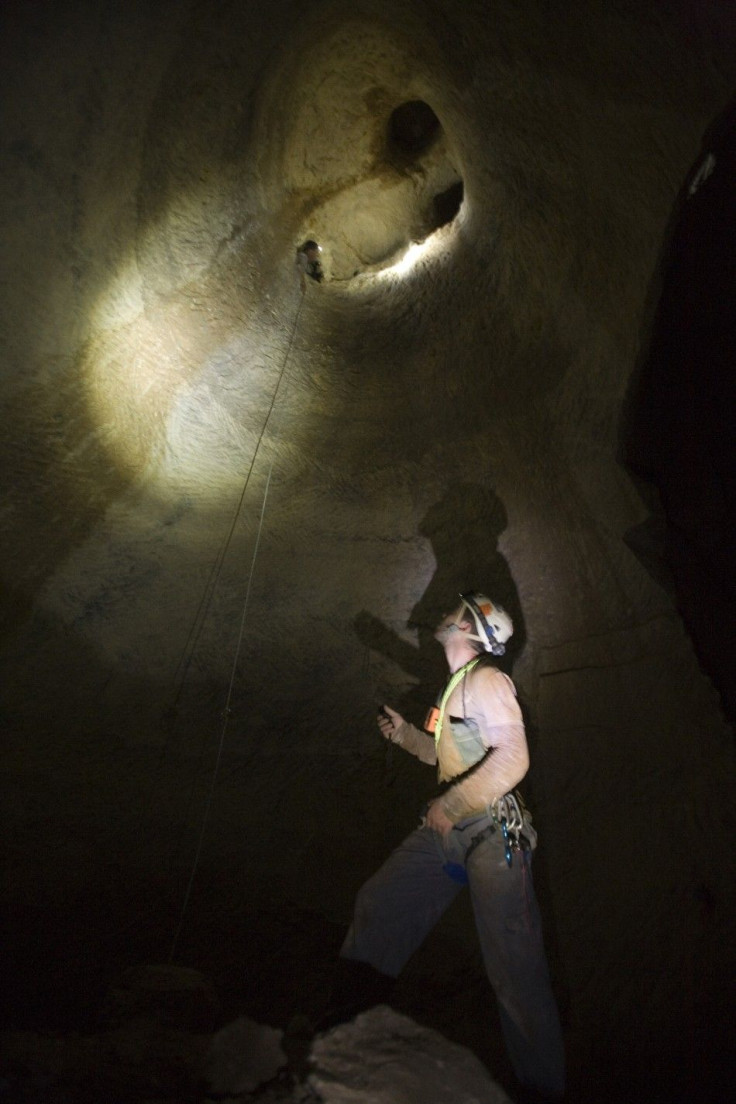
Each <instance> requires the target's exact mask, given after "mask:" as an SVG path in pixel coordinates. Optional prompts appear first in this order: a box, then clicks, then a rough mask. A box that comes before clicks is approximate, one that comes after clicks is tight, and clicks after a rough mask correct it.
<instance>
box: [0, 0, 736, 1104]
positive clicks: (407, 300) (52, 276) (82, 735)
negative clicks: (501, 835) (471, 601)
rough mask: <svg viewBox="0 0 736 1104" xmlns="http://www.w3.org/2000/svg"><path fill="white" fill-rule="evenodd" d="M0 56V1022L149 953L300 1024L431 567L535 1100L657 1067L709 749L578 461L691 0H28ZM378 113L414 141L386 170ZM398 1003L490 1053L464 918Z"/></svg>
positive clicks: (66, 998)
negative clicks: (457, 670) (513, 949)
mask: <svg viewBox="0 0 736 1104" xmlns="http://www.w3.org/2000/svg"><path fill="white" fill-rule="evenodd" d="M5 30H6V33H5V34H4V36H3V38H4V42H5V48H4V54H5V56H4V58H3V65H2V79H3V83H4V86H5V89H6V91H7V94H6V95H4V96H3V97H2V104H3V120H2V125H3V139H4V141H3V148H2V157H3V171H2V173H1V174H0V191H1V199H2V225H3V235H4V242H5V256H6V258H7V263H8V266H9V267H8V274H7V275H6V276H5V277H4V281H3V306H2V311H3V313H2V321H1V323H0V324H1V326H2V330H1V332H2V340H3V374H2V385H1V388H0V391H1V394H0V399H1V401H2V412H3V427H4V432H3V435H2V440H1V442H0V460H1V461H2V465H3V469H4V484H3V490H4V494H3V500H2V514H0V524H2V531H3V541H2V544H1V546H0V570H1V571H2V576H3V579H4V580H5V594H6V596H5V599H4V611H3V612H4V618H3V627H2V632H3V636H2V657H1V658H2V683H3V691H2V699H1V702H0V706H1V708H2V724H3V730H4V753H3V759H2V770H3V798H4V800H3V806H4V822H5V823H4V828H5V831H4V833H3V836H4V840H5V846H6V859H5V861H6V870H7V877H6V883H7V892H6V893H5V897H6V903H7V907H8V911H9V915H10V918H11V922H12V923H11V928H10V939H9V942H8V946H9V948H10V956H9V957H10V963H11V965H10V968H9V970H8V971H7V982H6V984H5V986H4V988H5V992H6V994H8V995H9V996H10V1001H11V1012H10V1013H9V1022H10V1023H11V1025H13V1026H20V1027H23V1026H31V1027H35V1026H38V1025H41V1024H44V1025H46V1026H53V1027H56V1028H64V1027H68V1026H70V1025H74V1026H83V1025H84V1022H85V1020H86V1019H88V1018H89V1017H91V1016H93V1015H94V1012H93V1010H95V1009H96V1008H97V1007H99V1002H100V1000H101V997H102V994H103V993H104V992H105V990H106V988H107V986H108V984H109V982H110V979H111V977H114V976H117V975H118V974H119V973H120V971H121V970H122V969H124V968H126V967H129V966H137V965H140V964H141V963H144V962H150V961H164V960H166V957H167V955H172V957H173V958H174V959H175V961H177V962H181V963H185V964H187V965H189V966H191V967H192V968H197V969H205V970H208V971H212V972H213V973H214V974H215V975H216V977H217V979H218V983H219V985H220V987H221V989H222V990H223V992H224V998H225V1003H226V1005H227V1006H228V1011H229V1012H230V1013H232V1015H231V1017H230V1018H234V1016H235V1015H237V1014H240V1013H241V1012H245V1013H247V1014H248V1015H251V1016H253V1017H254V1018H256V1019H258V1020H259V1021H261V1022H269V1023H283V1024H285V1023H286V1022H288V1019H289V1017H290V1016H291V1015H292V1014H293V1012H294V1010H295V1006H298V1005H300V1004H304V1003H306V1004H308V1005H310V1004H311V1005H313V1008H314V1011H315V1014H317V1013H318V1011H319V1006H320V1004H321V1003H322V1001H323V996H324V992H325V990H326V988H327V980H326V977H327V973H328V968H329V962H330V960H331V957H332V956H333V955H334V953H335V949H336V947H337V946H339V933H340V932H341V931H342V930H344V927H345V925H346V924H347V922H348V919H349V915H350V905H351V901H352V898H353V896H354V893H355V891H356V889H357V887H358V885H359V884H360V882H361V881H362V880H363V879H364V878H365V877H366V876H367V875H368V874H369V873H371V872H372V870H373V869H374V868H375V866H376V865H377V864H378V863H379V862H380V861H381V858H382V857H383V855H384V854H385V853H386V851H387V850H388V849H389V848H390V847H391V846H392V845H393V844H394V843H396V842H397V841H398V840H399V839H400V838H401V836H402V834H403V833H404V832H405V831H407V830H408V829H409V828H411V827H413V825H414V824H415V823H416V811H417V809H418V807H419V806H420V804H421V802H422V800H423V799H425V798H426V796H427V794H428V793H430V792H431V790H432V784H433V783H432V778H431V775H430V774H429V773H424V772H423V771H422V769H421V767H420V766H419V765H417V764H414V763H411V762H407V761H405V760H404V758H403V757H402V756H400V755H399V754H398V753H395V755H394V757H393V760H392V761H391V762H388V761H387V759H386V758H385V750H384V748H383V747H381V746H380V745H379V742H378V738H377V736H376V731H375V725H374V715H375V707H376V705H377V704H378V703H379V702H381V701H384V700H388V701H389V702H392V703H393V704H394V705H396V706H397V707H398V708H400V709H401V710H402V711H404V712H405V713H406V714H407V715H408V716H409V717H410V719H412V720H419V719H421V717H422V716H423V714H424V710H425V707H426V704H427V701H428V700H432V699H433V698H434V695H435V693H436V690H437V686H438V683H439V681H440V680H441V678H442V672H443V665H442V657H441V655H438V654H437V650H436V648H435V646H434V645H433V643H432V640H431V634H430V629H431V627H432V624H433V622H434V619H435V618H436V617H437V615H438V614H439V613H441V612H442V610H443V609H444V608H445V605H446V602H447V595H448V594H450V595H451V594H453V593H456V592H457V591H458V590H459V589H461V588H463V587H467V586H469V585H475V586H478V587H479V588H482V589H484V590H487V591H489V592H490V593H491V594H494V595H495V596H497V597H498V598H500V599H501V600H502V601H503V602H504V603H505V604H506V605H507V606H508V607H509V608H510V609H511V610H512V611H513V613H514V616H515V620H516V622H517V626H518V630H517V634H516V636H515V643H516V648H515V650H514V651H513V654H511V655H510V664H513V673H514V677H515V679H516V681H517V683H518V685H519V688H520V692H521V695H522V698H523V701H524V705H525V708H526V710H527V713H528V717H529V721H530V737H531V751H532V761H533V766H532V771H531V774H530V778H529V785H528V795H527V796H528V797H529V799H530V802H531V804H532V805H533V807H534V810H535V814H536V821H537V823H538V824H539V827H540V835H541V840H542V843H541V847H540V851H539V853H538V858H537V882H538V885H539V890H540V896H541V898H542V903H543V908H544V912H545V916H546V918H547V923H548V935H549V943H550V957H551V962H552V970H553V975H554V981H555V985H556V988H557V991H558V993H559V996H560V999H561V1002H562V1004H563V1008H564V1014H565V1025H566V1032H567V1038H568V1043H569V1049H570V1065H571V1079H572V1090H571V1091H572V1092H577V1094H578V1098H579V1099H589V1098H590V1097H589V1091H590V1086H591V1084H594V1085H595V1086H596V1087H597V1089H598V1090H599V1091H600V1092H602V1093H603V1092H607V1093H609V1095H610V1096H611V1097H612V1098H614V1099H615V1098H617V1095H618V1082H617V1077H618V1076H619V1075H620V1076H621V1079H622V1081H624V1082H628V1083H631V1081H632V1080H633V1081H634V1083H636V1084H637V1085H645V1084H651V1083H653V1082H654V1083H658V1084H663V1083H664V1082H666V1083H668V1084H670V1085H671V1086H682V1085H687V1084H691V1083H694V1084H698V1085H699V1084H701V1080H702V1071H703V1070H704V1069H705V1070H709V1071H715V1070H717V1067H718V1065H719V1063H720V1062H722V1061H723V1060H724V1058H725V1057H726V1056H727V1055H728V1051H729V1047H730V1046H731V1041H730V1033H729V1032H728V1030H727V1024H726V1018H725V1017H724V1014H723V1010H724V1007H725V1006H726V1000H727V978H728V976H729V970H730V968H731V965H732V959H731V950H730V948H731V946H732V942H733V931H732V922H733V900H732V896H731V895H732V888H731V887H732V885H733V867H732V863H733V860H732V854H733V849H732V847H730V846H729V845H728V843H727V841H729V840H730V839H731V838H732V834H733V814H732V807H733V803H732V796H731V795H732V792H733V781H734V761H733V744H732V736H731V733H730V732H729V730H728V729H727V728H726V726H725V724H724V720H723V715H722V712H721V708H720V702H719V699H718V696H717V694H716V692H715V690H714V688H713V686H712V685H711V683H710V682H709V681H708V679H707V678H706V677H705V675H704V674H703V672H702V671H701V669H700V667H699V666H698V663H697V660H696V657H695V655H694V652H693V649H692V646H691V643H690V641H689V639H688V637H687V635H686V634H685V632H684V630H683V626H682V623H681V621H680V618H679V615H678V613H677V610H676V608H675V604H674V602H673V597H672V594H671V593H670V592H669V590H668V589H666V588H665V587H663V586H661V585H660V583H659V582H658V581H657V579H656V577H654V576H655V575H656V573H652V572H650V571H648V570H646V569H645V567H644V566H643V565H642V562H641V559H640V558H639V557H637V556H636V555H635V554H634V553H633V551H632V549H631V547H630V546H629V544H628V543H627V540H626V537H627V534H629V533H631V532H632V530H635V529H636V528H637V527H639V526H641V525H642V524H644V523H645V522H646V521H647V519H648V517H649V510H648V507H647V505H646V504H645V502H644V501H643V499H642V497H641V496H640V493H639V490H638V488H637V487H636V486H635V485H634V483H633V482H632V480H631V478H630V477H629V475H628V474H627V473H626V471H625V470H624V469H623V468H622V467H621V466H620V465H619V464H618V463H617V461H616V452H617V442H618V428H619V421H620V417H621V408H622V403H623V400H624V396H625V395H626V393H627V388H628V384H629V380H630V378H631V375H632V372H633V370H634V366H635V363H636V360H637V356H638V354H639V351H640V349H639V346H640V334H641V332H642V326H643V321H644V319H645V317H646V315H647V311H648V307H649V305H648V299H649V298H651V296H653V295H654V296H656V287H657V279H656V273H657V265H658V258H659V253H660V249H661V246H662V242H663V238H664V234H665V230H666V226H667V221H668V218H669V216H670V213H671V211H672V208H673V204H674V201H675V197H676V195H677V193H678V189H679V188H680V187H681V184H682V182H683V180H684V179H685V176H686V173H687V171H688V168H689V166H690V165H691V163H692V162H693V160H694V159H695V157H696V155H697V153H698V150H699V147H700V142H701V136H702V134H703V132H704V130H705V128H706V126H707V125H708V124H709V123H710V122H711V120H712V119H713V118H715V116H717V115H718V113H719V112H720V111H721V110H722V108H723V106H724V105H725V103H726V101H727V99H728V97H729V95H730V94H731V91H732V87H733V83H734V77H736V65H735V64H734V57H736V50H734V49H733V43H734V41H736V36H734V27H733V17H732V14H731V6H728V5H723V6H721V5H716V4H710V3H707V4H703V3H700V2H698V3H696V2H695V0H692V2H691V0H677V2H676V3H675V2H673V3H672V4H668V3H665V2H661V3H660V2H658V0H646V2H641V3H637V4H633V3H629V2H628V0H607V2H603V0H574V2H572V3H569V4H565V5H550V4H549V3H547V2H546V0H527V2H525V3H523V4H520V3H518V2H516V0H493V2H489V0H463V2H462V3H460V2H457V0H391V2H388V3H387V2H386V0H350V2H348V0H319V2H318V0H309V2H303V0H270V2H269V3H268V4H267V5H265V4H264V5H252V4H241V3H236V2H233V0H216V2H207V3H198V2H194V0H191V2H189V3H182V2H179V0H177V2H176V3H174V2H173V0H171V2H169V0H162V2H160V3H157V4H155V5H151V4H144V3H142V2H140V3H139V2H137V0H133V2H131V3H128V4H126V5H117V4H112V3H110V4H108V3H106V2H104V0H103V2H102V3H100V0H95V2H94V3H93V2H92V0H75V2H72V0H69V2H64V0H61V2H52V0H48V2H45V3H39V4H33V5H27V4H21V3H12V2H11V3H10V4H8V5H7V6H6V19H5ZM416 101H421V102H423V103H426V104H427V105H428V106H429V107H430V108H431V110H432V111H433V112H434V114H435V115H436V117H437V119H438V122H439V128H438V129H437V131H436V133H435V135H434V137H433V140H432V141H431V142H429V143H428V144H426V145H425V146H421V143H420V144H419V147H418V148H407V146H406V144H405V145H404V146H403V147H402V146H401V143H399V144H398V147H397V143H396V135H395V130H394V129H392V122H391V120H392V117H393V113H394V112H395V111H396V109H397V108H400V107H401V106H402V105H404V104H407V103H413V102H416ZM409 147H411V143H409ZM459 181H462V184H463V200H462V204H461V206H460V207H459V210H458V212H457V215H456V216H455V217H454V218H453V219H451V221H449V222H447V223H446V224H445V225H443V226H442V227H441V229H440V230H439V231H438V232H437V233H436V234H435V235H433V236H432V237H430V238H429V239H428V240H427V241H426V243H425V245H424V248H423V250H422V249H418V250H417V249H415V250H413V251H412V252H411V253H410V254H408V255H407V256H405V255H404V249H405V247H406V246H408V245H409V244H410V243H415V244H416V239H417V238H418V237H421V236H422V235H423V234H424V233H426V231H427V229H428V228H429V227H430V226H431V225H432V224H433V219H435V216H436V206H435V201H436V197H437V196H438V195H439V196H441V195H443V194H444V193H445V191H446V190H447V188H448V187H451V186H453V185H456V184H457V182H459ZM307 235H312V236H317V237H319V238H320V240H321V241H322V244H323V246H324V259H325V268H326V271H327V275H328V280H327V281H326V282H325V284H324V285H323V286H321V287H318V286H316V285H314V286H311V285H310V286H309V287H308V288H307V289H306V294H305V295H304V296H303V297H302V296H301V292H300V288H299V284H298V281H297V279H296V278H295V273H294V263H293V262H294V249H295V246H296V245H297V244H298V243H299V242H300V241H301V240H303V239H304V238H305V237H306V236H307ZM445 964H447V965H445ZM295 978H297V979H299V982H298V984H295V981H294V979H295ZM402 985H403V987H404V988H403V991H400V994H399V999H400V1001H401V1002H403V1003H402V1007H404V1008H405V1009H406V1010H408V1011H411V1012H413V1013H414V1014H415V1015H417V1017H418V1018H419V1017H422V1016H423V1017H425V1018H426V1019H427V1020H428V1021H429V1022H431V1024H432V1026H435V1027H439V1028H441V1029H442V1030H443V1031H445V1033H446V1034H448V1035H450V1036H451V1037H453V1038H455V1039H459V1040H460V1041H462V1042H465V1043H467V1044H468V1045H470V1046H472V1047H473V1049H474V1050H476V1052H477V1053H479V1054H480V1055H481V1056H482V1057H483V1058H484V1060H486V1061H487V1062H488V1063H490V1065H491V1067H492V1068H493V1069H494V1071H495V1070H496V1069H499V1070H502V1066H503V1062H504V1058H503V1053H502V1048H501V1047H500V1046H499V1044H498V1041H497V1033H496V1031H495V1029H494V1025H493V1009H492V998H491V997H490V994H489V993H488V991H487V988H486V987H485V982H484V980H483V976H482V970H481V968H480V962H479V957H478V954H477V950H476V948H475V944H474V941H473V933H472V925H471V922H470V919H469V915H468V911H467V909H466V908H464V906H463V905H460V906H459V907H458V908H457V909H456V910H454V911H453V913H452V914H451V915H450V916H449V917H448V918H447V921H446V923H444V924H443V925H442V926H441V927H440V928H439V929H438V931H437V933H436V934H435V935H434V936H433V937H432V939H431V940H430V941H429V942H428V944H427V947H426V948H425V949H424V950H423V951H422V952H421V953H420V954H419V955H418V956H417V957H416V959H415V961H414V962H413V963H412V964H411V966H410V968H409V970H408V971H407V975H406V977H405V978H404V979H402ZM479 1010H480V1011H479ZM307 1011H309V1012H311V1011H312V1008H311V1007H310V1008H308V1009H307ZM612 1071H613V1072H612ZM663 1079H664V1082H663ZM713 1080H714V1084H717V1083H718V1078H717V1076H716V1074H713ZM715 1091H716V1089H715V1088H712V1092H715Z"/></svg>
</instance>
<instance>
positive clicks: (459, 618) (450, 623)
mask: <svg viewBox="0 0 736 1104" xmlns="http://www.w3.org/2000/svg"><path fill="white" fill-rule="evenodd" d="M463 612H464V606H462V605H459V606H456V608H455V609H454V610H453V611H452V613H448V614H445V616H444V617H443V618H442V620H441V621H440V623H439V625H438V626H437V628H436V629H435V630H434V638H435V640H437V641H438V642H439V643H440V644H443V645H444V643H445V641H447V640H449V638H450V637H451V636H452V635H453V633H456V632H457V631H458V627H459V625H460V624H461V623H462V622H463V620H464V618H463Z"/></svg>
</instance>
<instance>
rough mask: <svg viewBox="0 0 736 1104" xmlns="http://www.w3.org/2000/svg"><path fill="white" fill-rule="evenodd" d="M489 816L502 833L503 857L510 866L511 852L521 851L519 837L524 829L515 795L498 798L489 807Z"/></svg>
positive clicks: (522, 817) (509, 794)
mask: <svg viewBox="0 0 736 1104" xmlns="http://www.w3.org/2000/svg"><path fill="white" fill-rule="evenodd" d="M491 816H492V817H493V820H494V821H495V822H496V824H500V826H501V832H502V833H503V843H504V856H505V858H506V863H507V865H508V866H511V862H512V859H513V852H514V851H520V850H521V844H520V842H519V836H520V834H521V830H522V828H523V827H524V815H523V813H522V811H521V807H520V806H519V802H518V800H517V798H516V795H515V794H512V793H507V794H504V795H503V797H499V798H498V800H497V801H494V802H493V805H492V806H491Z"/></svg>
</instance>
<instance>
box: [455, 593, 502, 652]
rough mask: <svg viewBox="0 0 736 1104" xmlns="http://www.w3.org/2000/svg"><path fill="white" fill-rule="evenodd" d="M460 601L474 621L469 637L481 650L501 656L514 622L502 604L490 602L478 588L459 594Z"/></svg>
mask: <svg viewBox="0 0 736 1104" xmlns="http://www.w3.org/2000/svg"><path fill="white" fill-rule="evenodd" d="M460 601H461V602H462V608H463V609H467V610H468V611H469V613H470V615H471V616H472V618H473V621H474V623H475V628H476V633H470V634H469V639H470V640H477V641H478V643H479V644H480V645H481V647H482V648H483V651H485V652H490V653H491V655H495V656H502V655H503V654H504V653H505V651H506V641H507V640H508V639H509V638H510V637H511V636H513V634H514V623H513V621H512V620H511V618H510V617H509V615H508V614H507V612H506V610H505V609H504V608H503V606H499V605H498V604H497V603H496V602H492V601H491V599H490V598H489V597H488V596H487V595H485V594H481V593H480V591H478V590H470V591H468V592H467V593H466V594H461V595H460Z"/></svg>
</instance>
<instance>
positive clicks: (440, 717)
mask: <svg viewBox="0 0 736 1104" xmlns="http://www.w3.org/2000/svg"><path fill="white" fill-rule="evenodd" d="M480 661H481V657H480V656H478V658H477V659H471V660H470V662H469V663H466V664H465V665H464V666H463V667H461V668H460V670H459V671H456V672H455V674H454V675H453V676H452V678H451V679H450V681H449V682H448V684H447V686H446V687H445V691H444V693H443V695H442V698H441V699H440V705H439V712H438V714H437V723H436V724H435V728H434V742H435V744H438V743H439V742H440V736H441V735H442V722H443V721H444V719H445V706H446V705H447V702H448V700H449V697H450V694H451V693H452V691H453V690H454V689H455V687H456V686H458V685H459V684H460V683H461V682H462V681H463V679H464V678H465V676H466V675H469V674H470V672H471V671H472V670H473V668H474V667H476V666H477V665H478V664H479V663H480Z"/></svg>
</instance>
